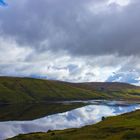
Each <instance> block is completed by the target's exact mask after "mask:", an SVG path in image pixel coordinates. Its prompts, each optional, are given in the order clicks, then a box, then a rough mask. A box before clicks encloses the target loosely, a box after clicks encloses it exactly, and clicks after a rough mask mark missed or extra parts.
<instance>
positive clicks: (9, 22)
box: [0, 0, 140, 85]
mask: <svg viewBox="0 0 140 140" xmlns="http://www.w3.org/2000/svg"><path fill="white" fill-rule="evenodd" d="M5 3H6V4H5ZM5 5H6V6H5ZM139 15H140V1H139V0H76V1H75V0H38V1H34V2H33V1H30V0H22V1H19V0H5V1H4V2H3V1H2V0H0V76H21V77H36V78H46V79H54V80H63V81H69V82H91V81H92V82H97V81H99V82H105V81H108V82H128V83H132V84H136V85H140V63H139V56H140V26H139V25H140V16H139Z"/></svg>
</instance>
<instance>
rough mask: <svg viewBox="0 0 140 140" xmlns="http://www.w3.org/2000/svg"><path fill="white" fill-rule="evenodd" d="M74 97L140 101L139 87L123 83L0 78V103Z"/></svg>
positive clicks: (70, 98) (69, 98)
mask: <svg viewBox="0 0 140 140" xmlns="http://www.w3.org/2000/svg"><path fill="white" fill-rule="evenodd" d="M73 99H75V100H76V99H134V100H135V99H139V100H140V87H136V86H132V85H129V84H123V83H83V84H72V83H67V82H60V81H50V80H39V79H31V78H12V77H0V103H21V102H42V101H50V100H51V101H52V100H73Z"/></svg>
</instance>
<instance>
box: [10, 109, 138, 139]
mask: <svg viewBox="0 0 140 140" xmlns="http://www.w3.org/2000/svg"><path fill="white" fill-rule="evenodd" d="M139 118H140V111H135V112H131V113H127V114H124V115H120V116H115V117H109V118H106V119H105V120H104V121H102V122H100V123H97V124H95V125H91V126H85V127H83V128H79V129H67V130H61V131H49V132H47V133H32V134H27V135H19V136H16V137H14V138H12V139H9V140H140V119H139Z"/></svg>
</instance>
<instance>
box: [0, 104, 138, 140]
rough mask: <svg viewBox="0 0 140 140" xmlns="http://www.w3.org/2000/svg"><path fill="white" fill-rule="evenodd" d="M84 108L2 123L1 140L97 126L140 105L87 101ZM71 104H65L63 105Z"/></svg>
mask: <svg viewBox="0 0 140 140" xmlns="http://www.w3.org/2000/svg"><path fill="white" fill-rule="evenodd" d="M87 102H88V103H90V105H86V104H85V106H84V107H79V108H76V109H73V110H70V111H66V112H63V113H56V114H53V115H47V116H45V117H42V118H39V119H35V120H27V121H5V122H0V140H3V139H6V138H10V137H14V136H16V135H18V134H26V133H31V132H47V131H48V130H63V129H67V128H79V127H82V126H85V125H90V124H95V123H97V122H99V121H101V119H102V117H103V116H104V117H108V116H116V115H120V114H124V113H127V112H132V111H135V110H137V109H140V105H139V104H129V103H124V102H116V101H96V102H95V101H86V103H87ZM67 104H70V102H65V103H64V104H63V105H64V106H65V105H67Z"/></svg>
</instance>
